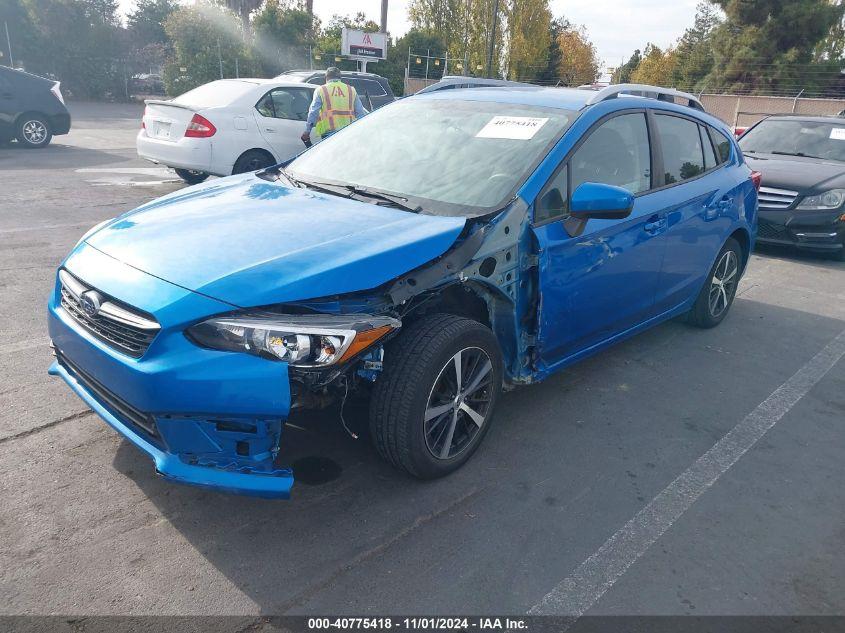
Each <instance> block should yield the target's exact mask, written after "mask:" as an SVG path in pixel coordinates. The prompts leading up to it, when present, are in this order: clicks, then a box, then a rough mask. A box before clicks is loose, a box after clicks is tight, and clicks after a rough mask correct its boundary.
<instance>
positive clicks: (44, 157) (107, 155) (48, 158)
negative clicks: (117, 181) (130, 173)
mask: <svg viewBox="0 0 845 633" xmlns="http://www.w3.org/2000/svg"><path fill="white" fill-rule="evenodd" d="M135 158H136V157H135V156H129V157H127V156H126V155H124V154H120V153H116V152H108V151H103V150H98V149H85V148H82V147H76V146H73V145H62V144H61V143H55V142H53V143H51V144H50V145H48V146H47V147H45V148H43V149H27V148H24V147H20V146H19V145H17V144H16V143H12V144H10V145H5V146H0V169H2V170H3V171H7V170H9V171H11V170H32V169H77V168H80V167H98V166H101V165H116V164H118V163H125V162H131V161H132V160H135Z"/></svg>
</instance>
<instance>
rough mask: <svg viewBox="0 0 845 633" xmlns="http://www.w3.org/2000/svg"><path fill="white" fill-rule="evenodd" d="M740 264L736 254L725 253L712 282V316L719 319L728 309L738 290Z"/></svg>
mask: <svg viewBox="0 0 845 633" xmlns="http://www.w3.org/2000/svg"><path fill="white" fill-rule="evenodd" d="M738 272H739V262H738V260H737V257H736V253H735V252H733V251H725V253H724V254H723V255H722V257H721V259H720V260H719V263H718V264H716V268H715V270H714V271H713V279H712V280H711V282H710V296H709V304H708V305H709V307H710V316H712V317H713V318H714V319H715V318H719V317H720V316H721V315H722V313H723V312H724V311H725V310H727V309H728V306H729V305H730V303H731V299H732V298H733V293H734V291H735V290H736V282H737V273H738Z"/></svg>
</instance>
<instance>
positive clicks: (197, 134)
mask: <svg viewBox="0 0 845 633" xmlns="http://www.w3.org/2000/svg"><path fill="white" fill-rule="evenodd" d="M215 132H217V128H216V127H214V125H213V124H212V123H211V121H209V120H208V119H206V118H205V117H204V116H202V115H199V114H195V115H194V116H193V118H192V119H191V122H190V123H188V128H187V129H186V130H185V136H187V137H190V138H208V137H209V136H214V134H215Z"/></svg>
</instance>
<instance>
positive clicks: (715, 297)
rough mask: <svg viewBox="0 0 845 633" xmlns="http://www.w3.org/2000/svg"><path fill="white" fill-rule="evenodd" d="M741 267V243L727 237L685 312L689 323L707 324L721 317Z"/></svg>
mask: <svg viewBox="0 0 845 633" xmlns="http://www.w3.org/2000/svg"><path fill="white" fill-rule="evenodd" d="M741 267H742V247H741V246H740V245H739V242H737V241H736V240H735V239H733V238H732V237H730V238H728V240H727V241H726V242H725V245H724V246H722V250H721V251H719V255H718V256H717V257H716V263H715V264H713V268H712V269H711V270H710V274H709V275H708V276H707V281H706V282H705V283H704V287H703V288H702V289H701V292H699V293H698V298H697V299H696V300H695V304H694V305H693V308H692V310H690V312H689V317H688V320H689V323H690V324H691V325H694V326H696V327H700V328H711V327H716V326H717V325H719V324H720V323H721V322H722V321H723V320H724V319H725V317H726V316H727V314H728V310H730V308H731V306H732V305H733V301H734V298H735V297H736V288H737V285H738V284H739V276H740V271H741Z"/></svg>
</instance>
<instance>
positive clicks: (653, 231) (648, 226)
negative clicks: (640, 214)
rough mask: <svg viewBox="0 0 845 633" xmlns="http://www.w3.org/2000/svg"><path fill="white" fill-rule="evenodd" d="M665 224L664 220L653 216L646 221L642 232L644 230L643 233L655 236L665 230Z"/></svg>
mask: <svg viewBox="0 0 845 633" xmlns="http://www.w3.org/2000/svg"><path fill="white" fill-rule="evenodd" d="M667 224H668V223H667V221H666V218H661V217H660V216H657V215H653V216H651V217H650V218H649V219H648V222H646V223H645V225H644V226H643V230H645V232H646V233H648V234H649V235H657V234H658V233H660V232H662V231H663V230H664V229H665V228H666V226H667Z"/></svg>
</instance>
